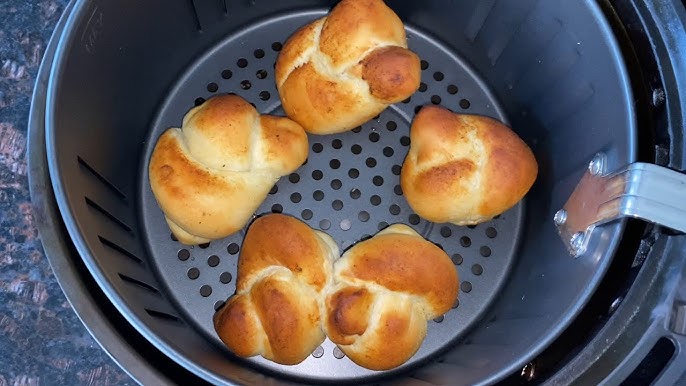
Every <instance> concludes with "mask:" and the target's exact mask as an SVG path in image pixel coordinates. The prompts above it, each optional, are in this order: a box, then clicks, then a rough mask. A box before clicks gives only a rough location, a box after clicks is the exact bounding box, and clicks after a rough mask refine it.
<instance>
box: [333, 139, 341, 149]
mask: <svg viewBox="0 0 686 386" xmlns="http://www.w3.org/2000/svg"><path fill="white" fill-rule="evenodd" d="M331 147H333V148H334V149H336V150H338V149H340V148H342V147H343V141H341V140H340V139H338V138H336V139H334V140H333V141H331Z"/></svg>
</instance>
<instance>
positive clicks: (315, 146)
mask: <svg viewBox="0 0 686 386" xmlns="http://www.w3.org/2000/svg"><path fill="white" fill-rule="evenodd" d="M322 150H324V145H322V144H321V143H319V142H315V143H314V144H312V151H313V152H315V153H321V152H322Z"/></svg>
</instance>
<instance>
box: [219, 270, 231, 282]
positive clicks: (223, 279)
mask: <svg viewBox="0 0 686 386" xmlns="http://www.w3.org/2000/svg"><path fill="white" fill-rule="evenodd" d="M231 279H233V277H232V276H231V272H222V274H221V275H219V281H220V282H221V283H222V284H229V283H231Z"/></svg>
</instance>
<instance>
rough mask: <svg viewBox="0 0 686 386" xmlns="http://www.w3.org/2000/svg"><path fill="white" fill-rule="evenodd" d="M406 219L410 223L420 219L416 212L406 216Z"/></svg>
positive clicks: (415, 222)
mask: <svg viewBox="0 0 686 386" xmlns="http://www.w3.org/2000/svg"><path fill="white" fill-rule="evenodd" d="M408 220H409V221H410V224H412V225H417V224H419V222H420V221H421V219H420V218H419V215H418V214H416V213H412V214H411V215H410V217H408Z"/></svg>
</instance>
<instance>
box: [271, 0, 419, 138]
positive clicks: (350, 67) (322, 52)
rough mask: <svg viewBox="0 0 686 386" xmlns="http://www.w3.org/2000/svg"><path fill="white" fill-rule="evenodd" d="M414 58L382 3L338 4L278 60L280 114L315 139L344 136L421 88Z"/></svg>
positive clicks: (292, 40) (295, 37)
mask: <svg viewBox="0 0 686 386" xmlns="http://www.w3.org/2000/svg"><path fill="white" fill-rule="evenodd" d="M420 72H421V70H420V65H419V58H418V57H417V55H416V54H414V53H413V52H412V51H410V50H408V49H407V39H406V37H405V28H404V26H403V23H402V21H401V20H400V18H398V16H397V15H396V14H395V13H394V12H393V11H392V10H391V9H390V8H388V7H387V6H386V5H385V4H384V2H383V1H382V0H343V1H341V2H340V3H338V4H337V5H336V6H335V7H334V8H333V9H332V10H331V12H330V13H329V14H328V15H327V16H326V17H324V18H321V19H319V20H316V21H314V22H312V23H311V24H308V25H306V26H304V27H302V28H301V29H299V30H298V31H296V32H295V33H294V34H293V35H292V36H291V37H290V38H289V39H288V41H286V43H285V44H284V46H283V49H282V50H281V53H280V54H279V57H278V58H277V60H276V86H277V88H278V91H279V96H280V97H281V102H282V104H283V108H284V110H285V111H286V114H287V115H288V116H289V117H290V118H291V119H293V120H294V121H296V122H298V123H300V124H301V125H302V126H303V127H304V128H305V130H307V131H308V132H310V133H313V134H332V133H339V132H343V131H346V130H350V129H353V128H355V127H356V126H359V125H361V124H363V123H365V122H367V121H368V120H370V119H371V118H373V117H374V116H376V115H378V114H379V113H381V111H383V110H384V109H385V108H386V107H388V105H390V104H392V103H396V102H399V101H401V100H403V99H405V98H407V97H408V96H410V95H412V93H414V92H415V91H416V90H417V88H419V81H420V77H421V74H420Z"/></svg>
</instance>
